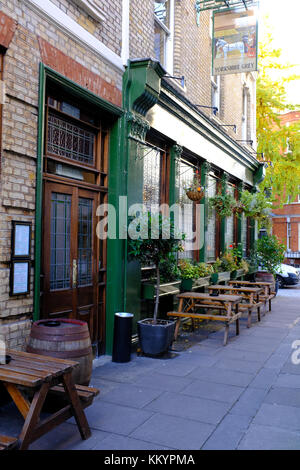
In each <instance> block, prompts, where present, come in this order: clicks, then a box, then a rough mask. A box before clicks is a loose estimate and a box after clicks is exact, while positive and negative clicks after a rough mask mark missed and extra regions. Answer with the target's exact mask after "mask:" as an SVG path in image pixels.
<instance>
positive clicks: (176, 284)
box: [142, 281, 181, 300]
mask: <svg viewBox="0 0 300 470" xmlns="http://www.w3.org/2000/svg"><path fill="white" fill-rule="evenodd" d="M180 284H181V281H173V282H166V283H163V284H160V286H159V297H162V296H163V295H175V294H179V292H180V290H179V288H180ZM155 297H156V285H155V284H154V283H151V282H144V283H143V284H142V298H143V299H146V300H154V299H155Z"/></svg>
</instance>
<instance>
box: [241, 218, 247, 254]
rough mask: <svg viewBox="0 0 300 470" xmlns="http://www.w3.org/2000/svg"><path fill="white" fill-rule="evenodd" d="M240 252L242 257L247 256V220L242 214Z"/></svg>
mask: <svg viewBox="0 0 300 470" xmlns="http://www.w3.org/2000/svg"><path fill="white" fill-rule="evenodd" d="M241 225H242V240H241V241H242V250H243V257H246V256H247V218H246V217H245V216H244V214H242V220H241Z"/></svg>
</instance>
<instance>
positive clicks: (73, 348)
mask: <svg viewBox="0 0 300 470" xmlns="http://www.w3.org/2000/svg"><path fill="white" fill-rule="evenodd" d="M26 350H27V352H29V353H34V354H41V355H43V356H53V357H57V358H60V359H70V360H72V361H76V362H79V366H78V367H76V368H75V369H74V371H73V379H74V382H75V383H77V384H80V385H89V383H90V379H91V375H92V366H93V354H92V346H91V339H90V334H89V330H88V325H87V323H85V322H83V321H79V320H69V319H66V318H59V319H51V320H40V321H37V322H35V323H33V325H32V328H31V333H30V337H29V342H28V345H27V348H26Z"/></svg>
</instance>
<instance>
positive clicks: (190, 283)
mask: <svg viewBox="0 0 300 470" xmlns="http://www.w3.org/2000/svg"><path fill="white" fill-rule="evenodd" d="M210 279H211V276H205V277H199V278H198V279H182V281H181V286H180V291H181V292H191V291H192V290H194V289H198V288H200V287H205V286H209V282H210Z"/></svg>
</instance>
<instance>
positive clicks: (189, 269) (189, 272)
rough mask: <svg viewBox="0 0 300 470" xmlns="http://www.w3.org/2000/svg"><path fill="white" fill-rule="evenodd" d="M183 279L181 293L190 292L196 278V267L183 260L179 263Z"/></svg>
mask: <svg viewBox="0 0 300 470" xmlns="http://www.w3.org/2000/svg"><path fill="white" fill-rule="evenodd" d="M178 269H179V272H180V278H181V291H190V290H192V287H193V282H194V279H195V276H196V271H195V266H194V265H193V264H192V263H191V262H190V261H189V260H187V259H182V260H180V261H179V263H178Z"/></svg>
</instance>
